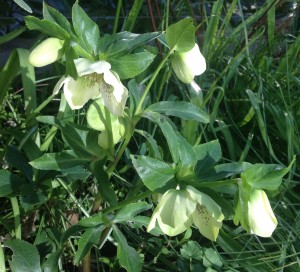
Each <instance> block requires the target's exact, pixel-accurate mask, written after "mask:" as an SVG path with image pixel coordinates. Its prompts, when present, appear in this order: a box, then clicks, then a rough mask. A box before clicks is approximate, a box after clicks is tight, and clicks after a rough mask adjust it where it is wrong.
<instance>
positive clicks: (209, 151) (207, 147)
mask: <svg viewBox="0 0 300 272" xmlns="http://www.w3.org/2000/svg"><path fill="white" fill-rule="evenodd" d="M194 151H195V153H196V156H197V160H202V159H204V158H205V157H206V156H209V157H210V158H211V159H212V160H213V161H214V162H215V163H216V162H218V161H219V160H220V159H221V157H222V150H221V145H220V143H219V141H218V140H214V141H211V142H208V143H204V144H200V145H196V146H194Z"/></svg>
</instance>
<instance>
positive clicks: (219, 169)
mask: <svg viewBox="0 0 300 272" xmlns="http://www.w3.org/2000/svg"><path fill="white" fill-rule="evenodd" d="M250 166H251V164H250V163H247V162H233V163H224V164H219V165H216V166H214V167H211V168H209V169H208V170H207V171H205V172H203V169H204V168H203V161H198V162H197V164H196V165H195V175H196V176H197V180H199V181H217V180H222V179H225V178H228V177H230V176H232V175H237V174H240V173H242V172H244V171H245V170H246V169H248V168H249V167H250Z"/></svg>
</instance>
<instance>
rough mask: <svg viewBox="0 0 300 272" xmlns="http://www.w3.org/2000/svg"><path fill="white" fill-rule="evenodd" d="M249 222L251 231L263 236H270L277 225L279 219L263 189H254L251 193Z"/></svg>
mask: <svg viewBox="0 0 300 272" xmlns="http://www.w3.org/2000/svg"><path fill="white" fill-rule="evenodd" d="M248 224H249V228H250V232H251V233H254V234H256V235H258V236H261V237H270V236H271V235H272V233H273V231H274V230H275V229H276V227H277V219H276V217H275V215H274V213H273V210H272V208H271V205H270V202H269V199H268V197H267V195H266V193H265V191H263V190H258V189H254V190H252V191H251V193H250V199H249V201H248Z"/></svg>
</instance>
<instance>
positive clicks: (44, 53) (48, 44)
mask: <svg viewBox="0 0 300 272" xmlns="http://www.w3.org/2000/svg"><path fill="white" fill-rule="evenodd" d="M63 46H64V41H63V40H60V39H57V38H48V39H46V40H44V41H43V42H41V43H40V44H39V45H38V46H37V47H35V48H34V49H33V50H32V52H31V53H30V55H29V62H30V63H31V64H32V65H33V66H35V67H43V66H45V65H48V64H51V63H53V62H55V61H57V60H59V59H60V58H61V57H62V55H63Z"/></svg>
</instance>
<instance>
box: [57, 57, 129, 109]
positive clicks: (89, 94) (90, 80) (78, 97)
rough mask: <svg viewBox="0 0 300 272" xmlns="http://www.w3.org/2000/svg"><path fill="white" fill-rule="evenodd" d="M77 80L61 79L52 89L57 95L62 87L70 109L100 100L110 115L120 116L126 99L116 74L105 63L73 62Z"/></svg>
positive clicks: (126, 95) (126, 92)
mask: <svg viewBox="0 0 300 272" xmlns="http://www.w3.org/2000/svg"><path fill="white" fill-rule="evenodd" d="M74 63H75V66H76V70H77V73H78V78H77V79H76V80H75V79H73V78H72V77H71V76H67V77H64V76H63V77H62V78H61V79H60V80H59V81H58V82H57V84H56V86H55V88H54V93H55V94H56V93H58V91H59V90H60V88H61V87H62V86H63V90H64V94H65V97H66V100H67V102H68V104H69V105H70V107H71V108H72V109H80V108H82V107H83V106H84V104H85V103H87V102H88V101H89V100H90V99H96V98H100V99H101V101H102V103H103V105H104V106H106V107H107V108H108V109H109V110H110V112H111V113H113V114H115V115H121V114H122V113H123V110H124V107H125V103H126V100H127V97H128V90H127V89H126V88H125V87H124V85H123V84H122V82H121V81H120V78H119V76H118V74H117V73H115V72H114V71H112V70H111V66H110V64H109V63H108V62H106V61H101V60H100V61H91V60H88V59H84V58H79V59H76V60H74Z"/></svg>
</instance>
